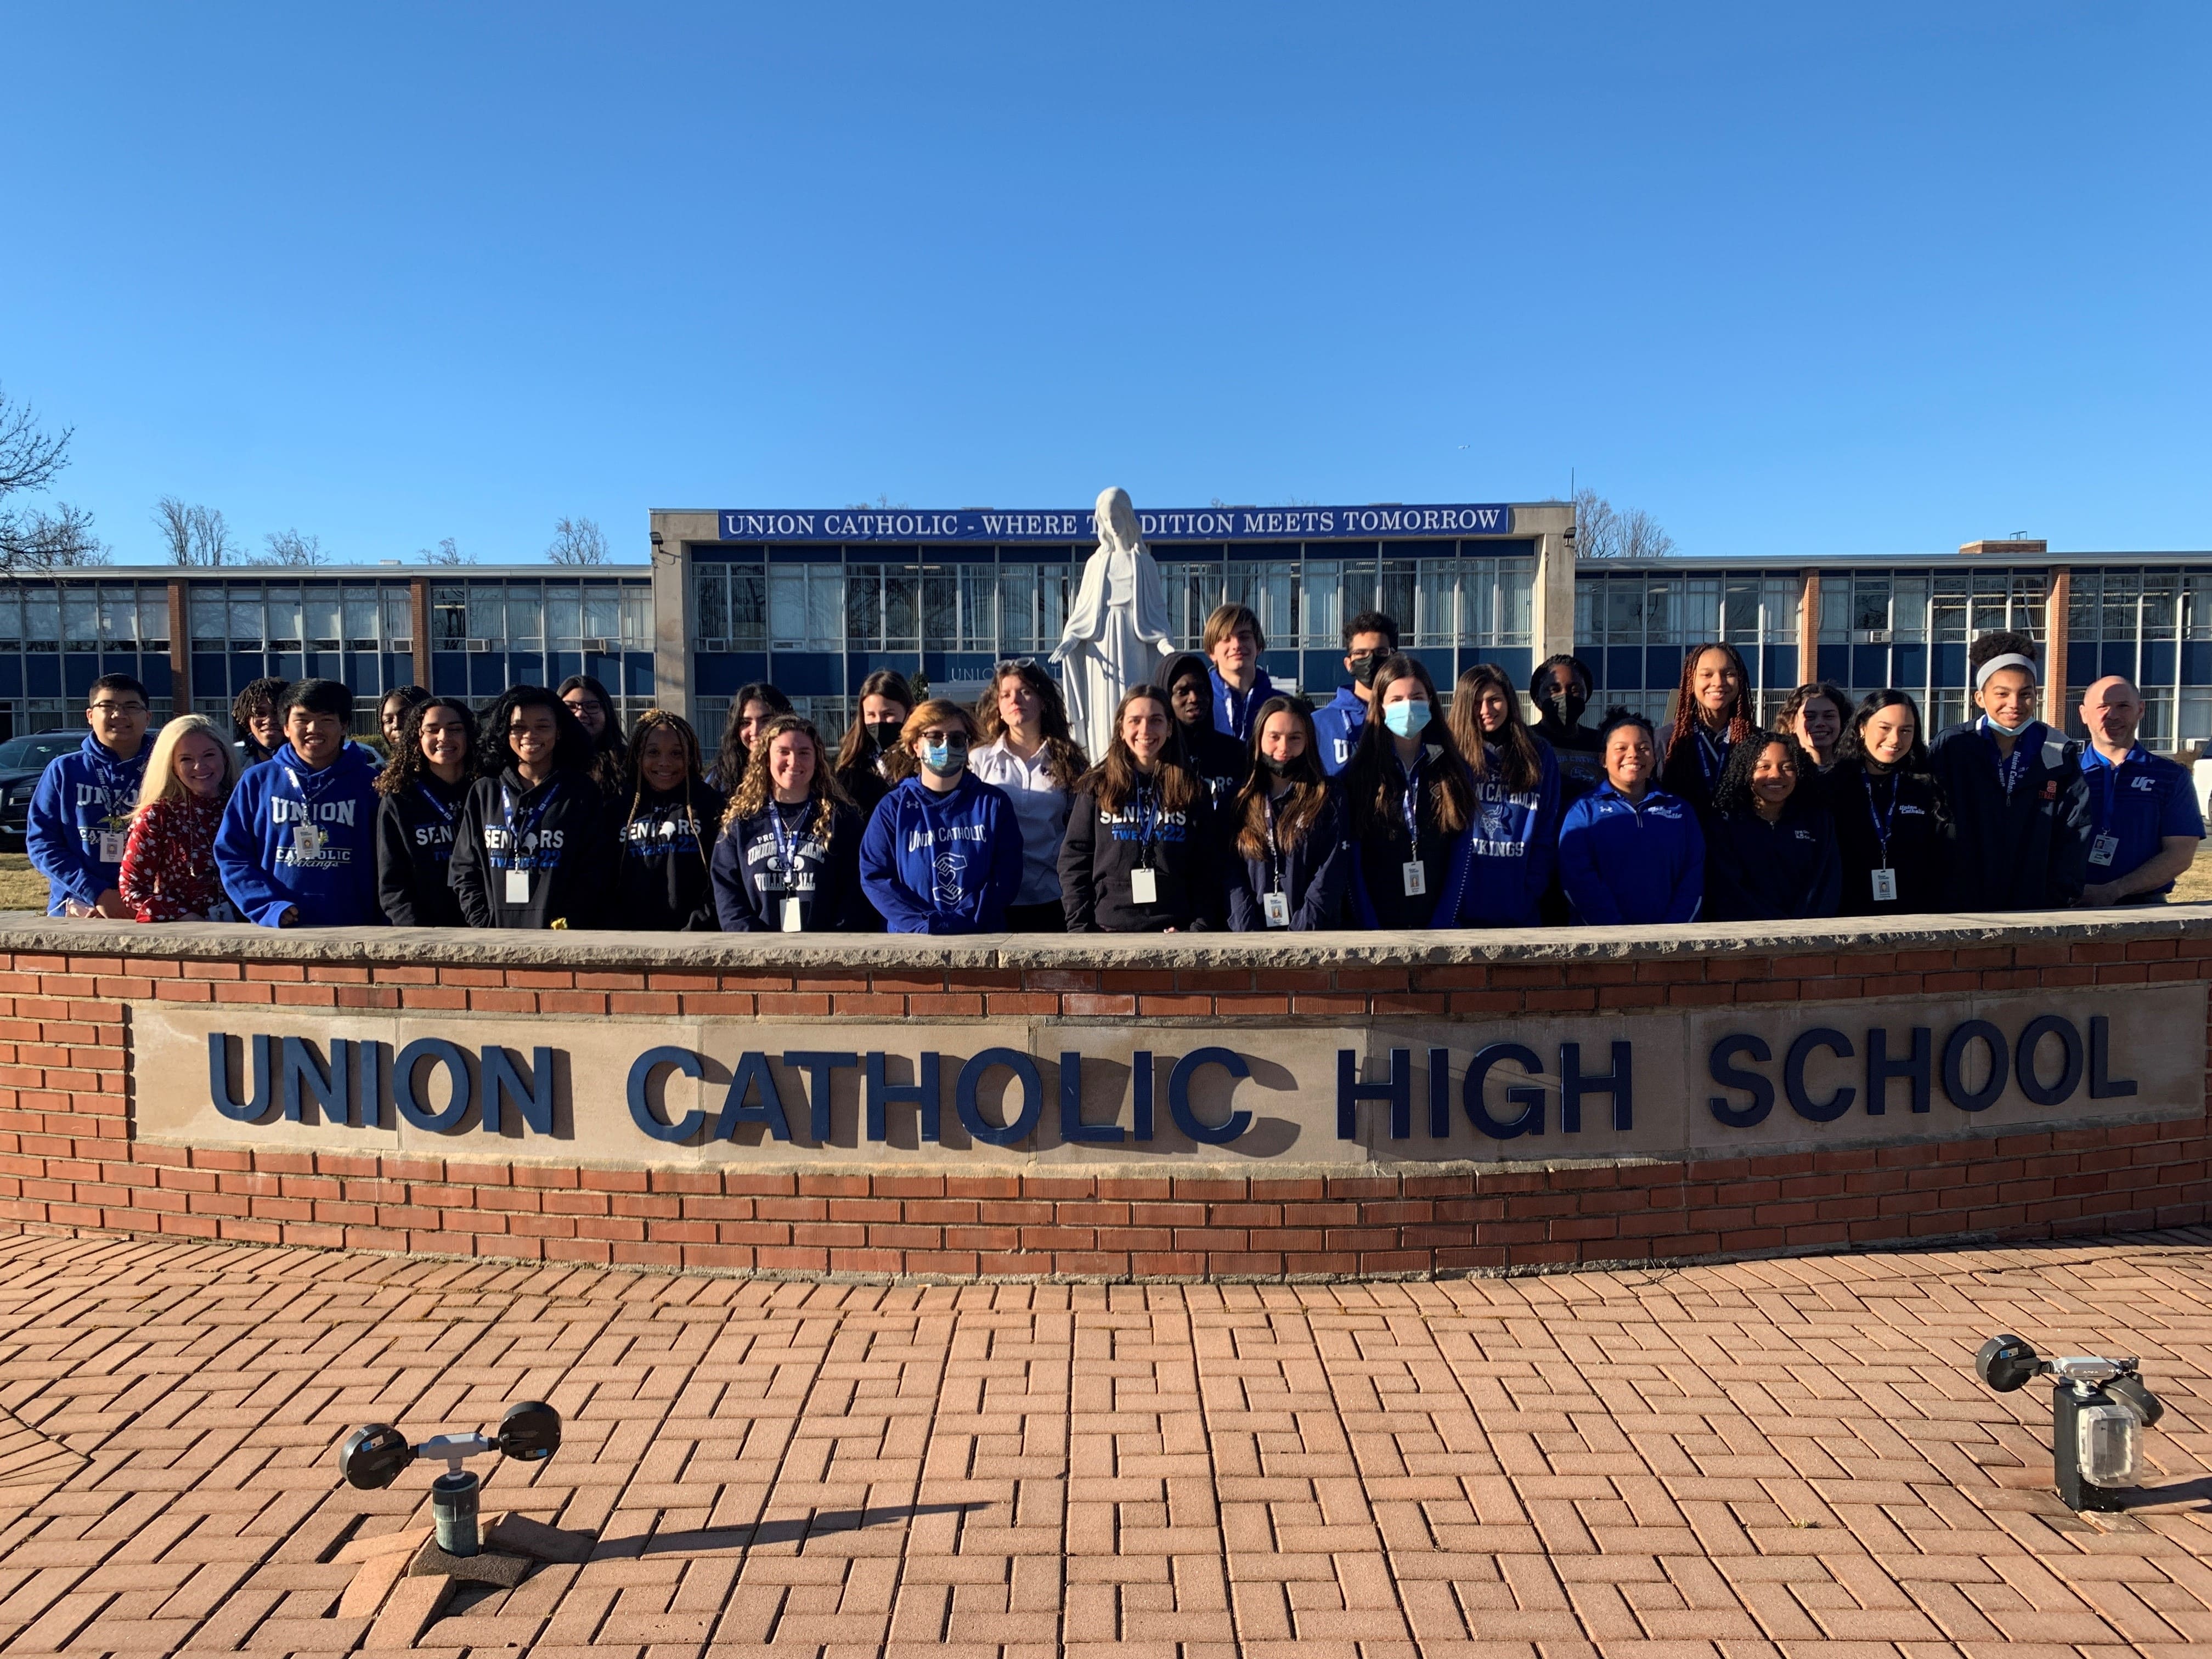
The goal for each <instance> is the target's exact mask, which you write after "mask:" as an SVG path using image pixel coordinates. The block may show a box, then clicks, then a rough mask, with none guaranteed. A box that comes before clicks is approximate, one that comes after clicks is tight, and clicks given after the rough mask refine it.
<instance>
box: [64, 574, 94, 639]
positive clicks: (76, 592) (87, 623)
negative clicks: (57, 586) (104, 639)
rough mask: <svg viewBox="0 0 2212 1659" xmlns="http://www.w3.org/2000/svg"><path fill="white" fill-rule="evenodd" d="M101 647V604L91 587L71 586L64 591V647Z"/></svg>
mask: <svg viewBox="0 0 2212 1659" xmlns="http://www.w3.org/2000/svg"><path fill="white" fill-rule="evenodd" d="M99 648H100V616H99V604H98V601H97V599H96V597H95V596H94V592H93V590H92V589H91V588H89V587H70V588H65V589H64V590H63V593H62V649H63V650H64V651H96V650H98V649H99Z"/></svg>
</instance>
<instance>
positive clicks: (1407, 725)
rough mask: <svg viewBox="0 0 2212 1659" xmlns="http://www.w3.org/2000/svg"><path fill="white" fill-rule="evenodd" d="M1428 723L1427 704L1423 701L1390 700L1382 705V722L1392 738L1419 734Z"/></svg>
mask: <svg viewBox="0 0 2212 1659" xmlns="http://www.w3.org/2000/svg"><path fill="white" fill-rule="evenodd" d="M1428 723H1429V706H1428V704H1426V703H1425V702H1392V703H1385V704H1384V705H1383V725H1385V726H1388V727H1389V728H1390V735H1391V736H1392V737H1394V738H1411V737H1417V736H1419V733H1420V732H1421V731H1422V730H1423V729H1424V728H1425V727H1426V726H1427V725H1428Z"/></svg>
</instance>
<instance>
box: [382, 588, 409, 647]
mask: <svg viewBox="0 0 2212 1659" xmlns="http://www.w3.org/2000/svg"><path fill="white" fill-rule="evenodd" d="M377 599H378V604H379V605H380V608H381V609H382V610H383V612H384V641H385V643H386V646H387V647H389V646H396V645H398V643H399V642H400V641H402V640H404V641H407V643H408V645H409V646H410V647H412V646H413V645H414V643H415V598H414V595H413V593H412V592H410V591H409V590H408V589H406V588H404V587H386V588H380V589H379V590H378V594H377Z"/></svg>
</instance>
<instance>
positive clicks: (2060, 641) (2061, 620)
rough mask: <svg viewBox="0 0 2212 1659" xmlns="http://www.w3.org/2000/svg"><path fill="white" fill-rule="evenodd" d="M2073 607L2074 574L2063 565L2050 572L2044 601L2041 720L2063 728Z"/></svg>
mask: <svg viewBox="0 0 2212 1659" xmlns="http://www.w3.org/2000/svg"><path fill="white" fill-rule="evenodd" d="M2073 605H2074V573H2073V572H2072V571H2071V570H2069V569H2068V568H2066V567H2065V566H2064V565H2061V566H2059V568H2057V569H2056V570H2054V571H2052V572H2051V597H2050V598H2049V599H2046V600H2045V602H2044V617H2043V667H2044V675H2043V719H2044V722H2045V725H2048V726H2051V727H2052V728H2054V729H2055V730H2057V731H2060V732H2063V731H2064V730H2065V729H2066V646H2067V639H2068V629H2069V624H2070V622H2071V618H2072V612H2073Z"/></svg>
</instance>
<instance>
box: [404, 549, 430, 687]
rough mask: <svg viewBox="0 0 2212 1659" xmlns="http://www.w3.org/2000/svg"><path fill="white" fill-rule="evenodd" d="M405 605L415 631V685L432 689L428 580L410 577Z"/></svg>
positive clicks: (426, 578) (423, 577) (424, 577)
mask: <svg viewBox="0 0 2212 1659" xmlns="http://www.w3.org/2000/svg"><path fill="white" fill-rule="evenodd" d="M407 604H408V608H409V610H410V611H411V612H412V613H413V619H412V624H411V625H412V626H413V628H414V629H415V684H417V685H419V686H421V687H422V689H423V690H426V691H428V690H434V689H435V688H434V687H433V686H432V685H431V684H430V579H429V578H428V576H410V577H409V578H408V579H407Z"/></svg>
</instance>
